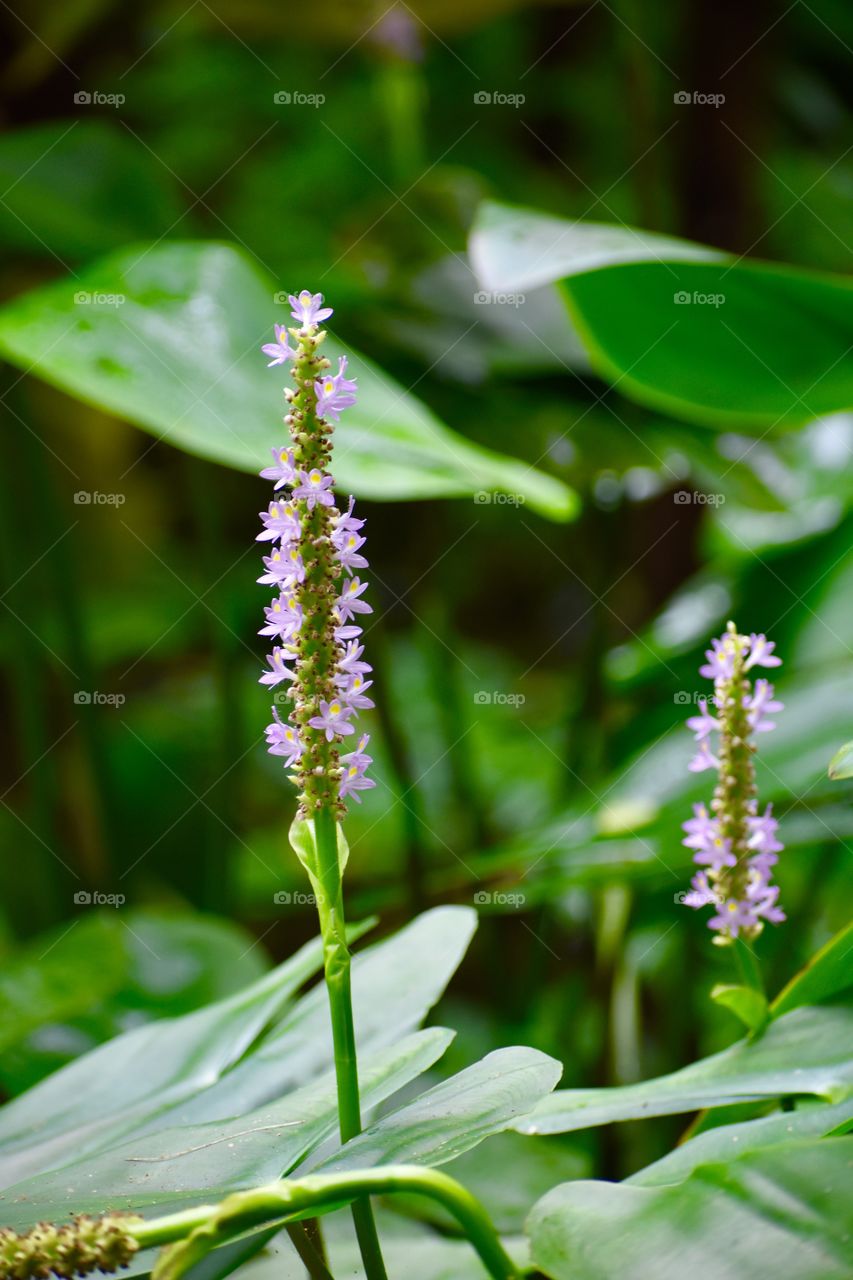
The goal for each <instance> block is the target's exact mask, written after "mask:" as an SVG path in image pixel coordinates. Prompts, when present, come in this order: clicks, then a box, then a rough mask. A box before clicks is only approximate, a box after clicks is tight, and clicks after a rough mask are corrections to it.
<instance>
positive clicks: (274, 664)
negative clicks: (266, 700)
mask: <svg viewBox="0 0 853 1280" xmlns="http://www.w3.org/2000/svg"><path fill="white" fill-rule="evenodd" d="M293 657H294V655H293V653H291V652H288V651H287V650H285V649H282V648H280V646H279V645H276V646H275V647H274V648H273V651H272V653H269V654H267V662H268V663H269V664H270V670H269V671H265V672H264V674H263V675H262V676H261V677H260V679H259V681H258V683H259V684H266V685H269V686H270V688H271V689H274V688H275V687H276V685H279V684H281V682H282V680H293V679H294V675H293V672H292V671H291V669H290V667H289V666H288V665H287V663H288V662H292V661H293Z"/></svg>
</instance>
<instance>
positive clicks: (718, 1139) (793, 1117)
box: [627, 1098, 853, 1187]
mask: <svg viewBox="0 0 853 1280" xmlns="http://www.w3.org/2000/svg"><path fill="white" fill-rule="evenodd" d="M851 1124H853V1098H847V1099H845V1101H844V1102H836V1103H834V1104H832V1105H830V1106H826V1105H825V1104H824V1103H822V1102H811V1101H809V1102H804V1103H802V1105H800V1106H799V1107H797V1109H796V1110H795V1111H777V1112H776V1113H775V1114H774V1115H772V1116H764V1117H762V1118H761V1119H759V1120H747V1121H744V1122H742V1123H740V1124H723V1125H719V1126H718V1127H717V1128H716V1129H709V1130H708V1131H707V1132H705V1133H700V1134H698V1135H697V1137H695V1138H690V1139H689V1140H688V1141H687V1142H683V1143H682V1144H681V1146H679V1147H676V1148H675V1149H674V1150H673V1151H670V1152H669V1154H668V1155H665V1156H664V1157H663V1158H662V1159H661V1160H656V1161H655V1163H654V1164H650V1165H648V1166H647V1167H646V1168H645V1169H641V1170H640V1171H639V1173H635V1174H634V1175H633V1176H632V1177H630V1178H628V1179H627V1181H628V1182H629V1183H631V1184H632V1185H633V1186H636V1187H653V1186H660V1185H662V1184H665V1183H670V1182H681V1181H682V1180H683V1179H684V1178H686V1177H687V1175H688V1174H689V1173H691V1172H692V1171H693V1169H695V1168H696V1167H697V1166H698V1165H700V1164H712V1163H714V1164H716V1163H717V1162H720V1163H725V1162H726V1161H728V1160H731V1159H733V1158H734V1157H737V1156H742V1155H745V1154H746V1153H747V1152H748V1151H759V1150H760V1149H761V1148H763V1147H772V1146H775V1145H776V1144H778V1143H780V1142H790V1141H791V1140H792V1139H795V1138H811V1137H814V1138H824V1137H827V1136H828V1135H830V1134H839V1133H844V1132H846V1131H847V1129H848V1128H849V1127H850V1125H851Z"/></svg>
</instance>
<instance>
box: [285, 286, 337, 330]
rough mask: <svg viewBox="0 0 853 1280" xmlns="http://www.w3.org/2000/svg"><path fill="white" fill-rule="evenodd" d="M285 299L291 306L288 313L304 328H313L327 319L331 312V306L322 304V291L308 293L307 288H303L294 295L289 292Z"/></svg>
mask: <svg viewBox="0 0 853 1280" xmlns="http://www.w3.org/2000/svg"><path fill="white" fill-rule="evenodd" d="M287 301H288V302H289V303H290V306H291V312H290V314H291V315H292V316H293V318H294V320H297V321H298V322H299V324H301V325H302V327H303V328H304V329H313V328H314V327H315V325H318V324H321V323H322V322H323V321H324V320H328V318H329V316H330V315H331V314H332V308H331V307H324V306H323V295H322V293H309V292H308V290H307V289H303V290H302V292H301V293H300V294H298V295H297V296H296V297H294V295H293V294H292V293H291V294H289V295H288V299H287Z"/></svg>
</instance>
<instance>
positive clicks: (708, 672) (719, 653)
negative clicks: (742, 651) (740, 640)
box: [699, 636, 735, 680]
mask: <svg viewBox="0 0 853 1280" xmlns="http://www.w3.org/2000/svg"><path fill="white" fill-rule="evenodd" d="M705 657H706V658H707V659H708V661H707V662H706V663H705V665H704V667H700V668H699V674H700V676H706V677H707V678H708V679H709V680H728V679H729V678H730V676H731V674H732V667H733V665H734V660H735V654H734V649H733V647H732V644H731V640H730V638H729V637H728V636H722V637H721V638H720V639H719V640H717V639H716V638H715V639H713V640H712V641H711V648H710V649H707V650H706V651H705Z"/></svg>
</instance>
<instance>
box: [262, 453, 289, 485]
mask: <svg viewBox="0 0 853 1280" xmlns="http://www.w3.org/2000/svg"><path fill="white" fill-rule="evenodd" d="M272 456H273V465H272V466H271V467H264V469H263V471H262V472H261V478H262V479H263V480H274V481H275V484H274V485H273V488H274V489H280V488H281V486H282V485H283V484H293V477H294V475H295V474H296V473H295V468H294V463H293V450H292V449H273V451H272Z"/></svg>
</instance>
